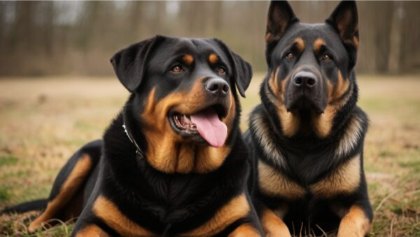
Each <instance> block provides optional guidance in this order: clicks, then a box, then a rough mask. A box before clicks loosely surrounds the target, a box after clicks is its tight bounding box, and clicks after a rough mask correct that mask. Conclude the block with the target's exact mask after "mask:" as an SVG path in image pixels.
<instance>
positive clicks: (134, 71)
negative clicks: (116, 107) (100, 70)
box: [111, 36, 164, 92]
mask: <svg viewBox="0 0 420 237" xmlns="http://www.w3.org/2000/svg"><path fill="white" fill-rule="evenodd" d="M163 38H164V37H162V36H156V37H153V38H150V39H147V40H144V41H141V42H139V43H137V44H133V45H131V46H129V47H128V48H125V49H123V50H121V51H119V52H118V53H116V54H115V55H114V56H113V57H112V58H111V63H112V66H113V67H114V71H115V74H116V75H117V77H118V79H119V80H120V82H121V83H122V84H123V85H124V86H125V88H127V90H129V91H130V92H134V91H135V90H136V89H137V88H138V87H139V86H140V84H141V82H142V80H143V77H144V74H145V65H146V62H147V61H148V57H149V56H150V52H151V51H152V48H153V45H155V44H156V43H157V41H160V40H162V39H163Z"/></svg>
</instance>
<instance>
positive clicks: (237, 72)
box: [214, 39, 252, 97]
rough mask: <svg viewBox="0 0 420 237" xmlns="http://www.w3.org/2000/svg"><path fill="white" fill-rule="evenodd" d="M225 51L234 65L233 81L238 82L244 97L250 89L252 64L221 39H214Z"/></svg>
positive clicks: (237, 85)
mask: <svg viewBox="0 0 420 237" xmlns="http://www.w3.org/2000/svg"><path fill="white" fill-rule="evenodd" d="M214 40H215V41H216V42H217V43H218V44H219V45H220V47H221V48H222V49H223V51H224V52H225V53H226V54H227V56H228V57H229V61H230V64H231V65H232V69H233V80H234V82H231V83H232V85H233V83H235V84H236V87H238V90H239V93H240V94H241V96H242V97H245V91H246V89H248V86H249V83H250V82H251V78H252V67H251V65H250V64H249V63H248V62H246V61H245V60H243V59H242V58H241V57H240V56H239V55H237V54H236V53H234V52H232V51H231V50H230V49H229V48H228V47H227V46H226V45H225V43H223V42H222V41H221V40H218V39H214Z"/></svg>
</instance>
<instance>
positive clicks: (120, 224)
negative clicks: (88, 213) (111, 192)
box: [92, 196, 154, 237]
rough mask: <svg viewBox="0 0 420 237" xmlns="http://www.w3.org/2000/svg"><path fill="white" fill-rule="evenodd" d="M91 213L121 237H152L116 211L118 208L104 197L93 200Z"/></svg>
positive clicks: (151, 234)
mask: <svg viewBox="0 0 420 237" xmlns="http://www.w3.org/2000/svg"><path fill="white" fill-rule="evenodd" d="M92 211H93V213H94V214H95V215H96V216H97V217H99V218H100V219H101V220H102V221H104V222H105V223H106V224H107V225H108V226H109V227H111V228H112V229H113V230H115V231H116V232H118V234H119V235H121V236H133V237H135V236H138V237H140V236H154V235H153V233H151V232H150V231H149V230H147V229H145V228H143V227H141V226H139V225H138V224H137V223H135V222H133V221H132V220H130V219H129V218H128V217H127V216H125V215H124V213H122V212H121V211H120V210H119V209H118V206H116V205H115V204H114V203H113V202H111V201H110V200H108V199H107V198H106V197H104V196H99V197H98V198H97V199H96V200H95V202H94V204H93V210H92ZM139 215H141V213H139Z"/></svg>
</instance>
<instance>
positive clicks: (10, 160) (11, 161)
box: [0, 154, 18, 167]
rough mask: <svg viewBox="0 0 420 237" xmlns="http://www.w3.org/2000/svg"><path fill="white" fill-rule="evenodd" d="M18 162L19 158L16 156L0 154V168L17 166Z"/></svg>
mask: <svg viewBox="0 0 420 237" xmlns="http://www.w3.org/2000/svg"><path fill="white" fill-rule="evenodd" d="M17 162H18V158H17V157H16V156H13V155H1V154H0V167H1V166H9V165H15V164H16V163H17Z"/></svg>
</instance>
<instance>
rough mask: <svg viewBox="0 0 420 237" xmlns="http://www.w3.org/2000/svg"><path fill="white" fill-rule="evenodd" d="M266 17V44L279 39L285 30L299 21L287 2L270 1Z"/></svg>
mask: <svg viewBox="0 0 420 237" xmlns="http://www.w3.org/2000/svg"><path fill="white" fill-rule="evenodd" d="M267 17H268V18H267V31H266V34H265V40H266V43H267V44H270V43H272V42H273V41H278V40H279V39H281V37H282V36H283V35H284V32H286V30H287V28H288V27H289V26H290V25H292V24H293V23H295V22H298V21H299V19H298V18H297V17H296V16H295V13H294V12H293V10H292V7H291V6H290V5H289V3H288V2H287V1H271V3H270V7H269V9H268V16H267Z"/></svg>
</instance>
